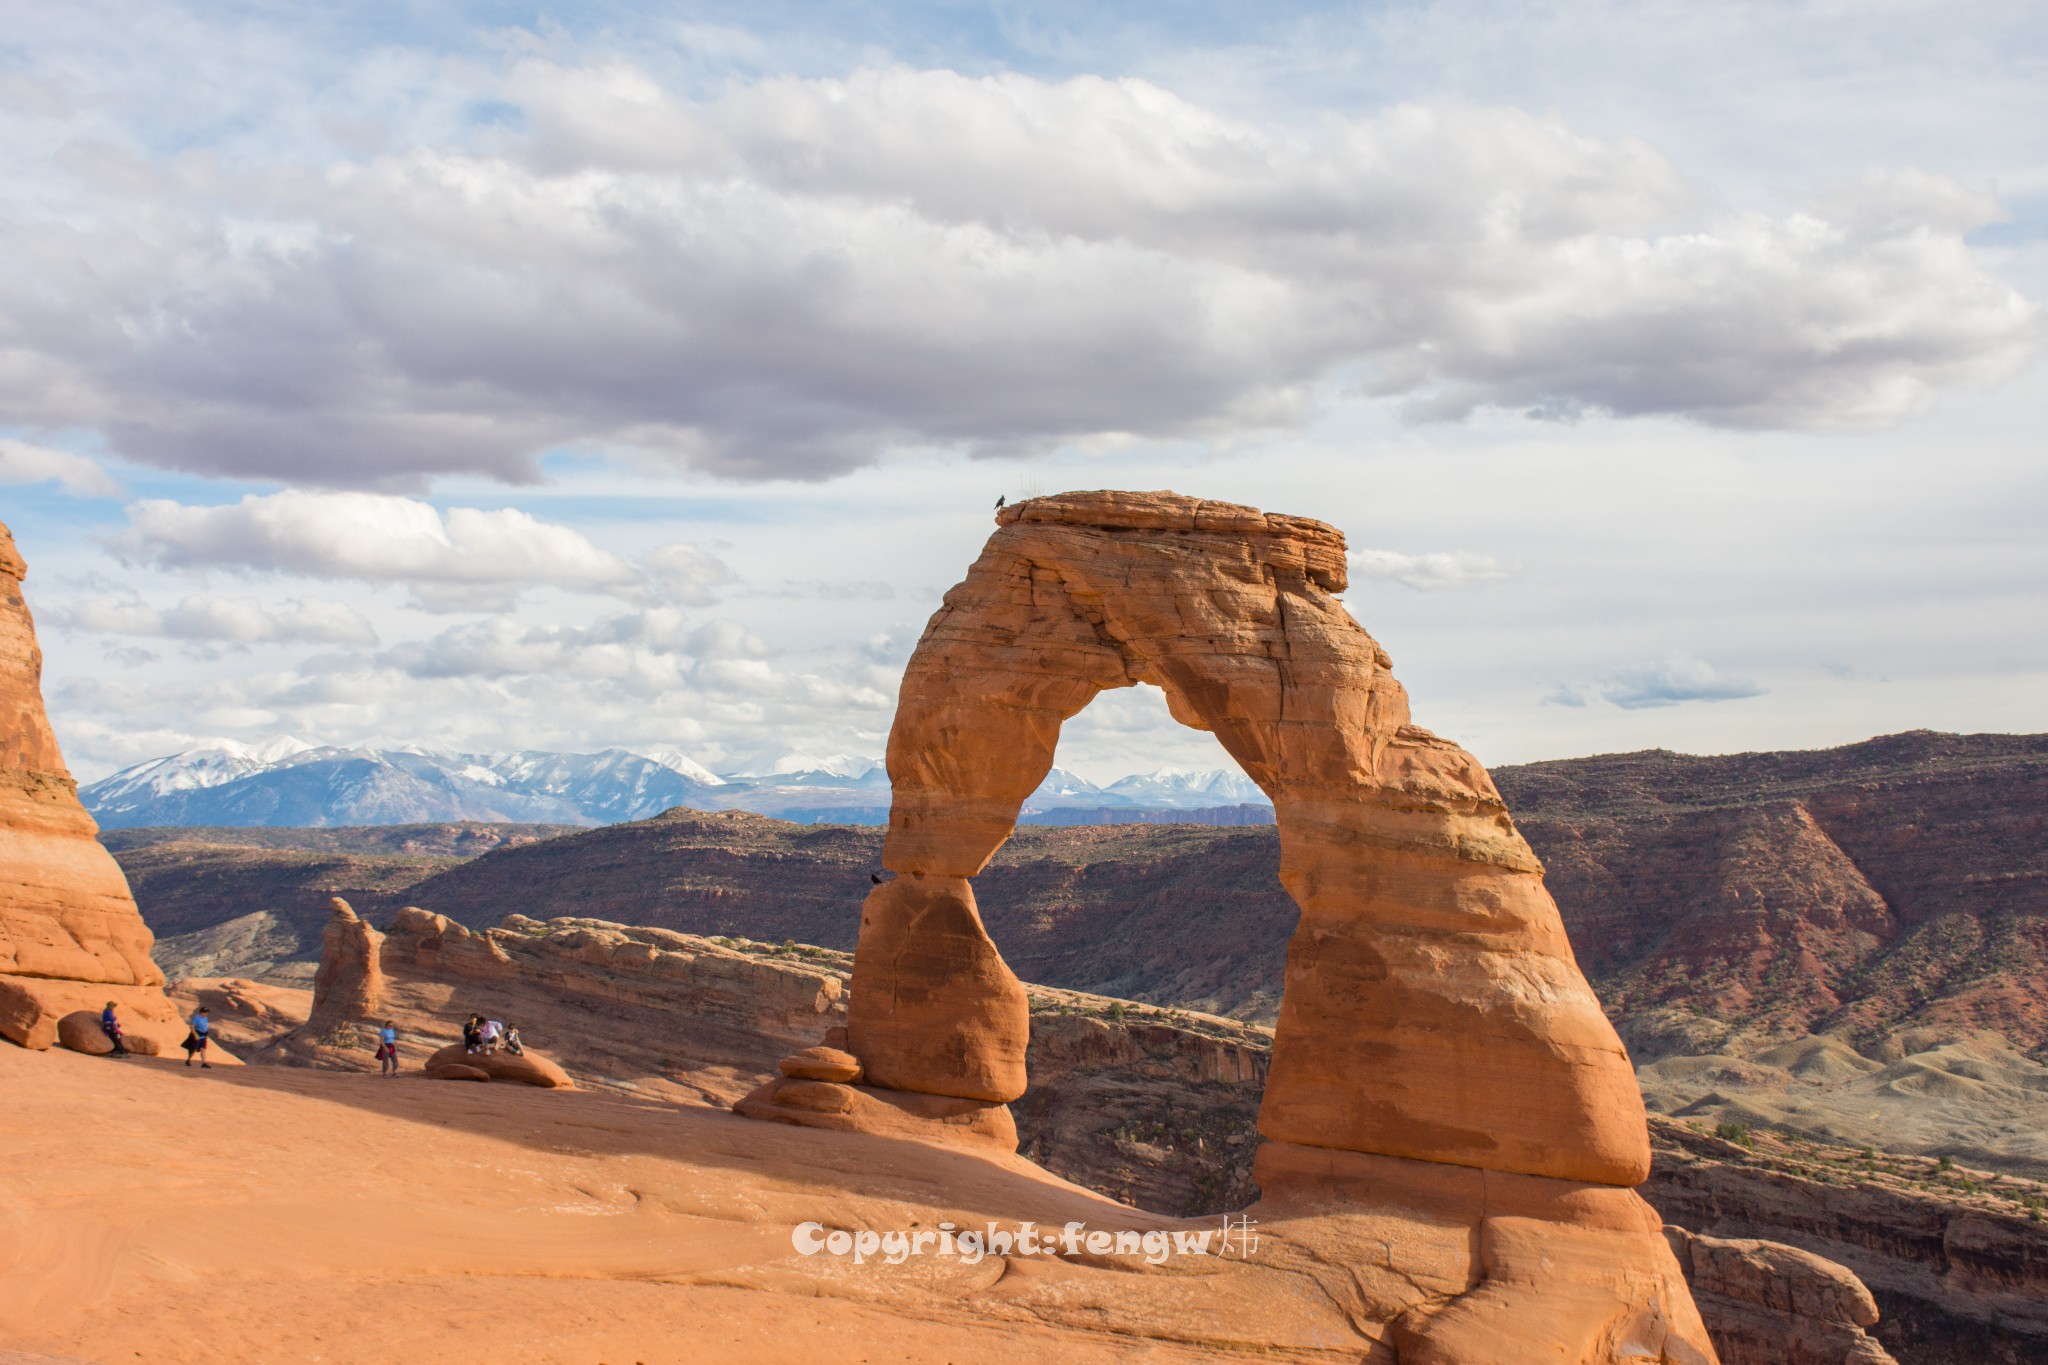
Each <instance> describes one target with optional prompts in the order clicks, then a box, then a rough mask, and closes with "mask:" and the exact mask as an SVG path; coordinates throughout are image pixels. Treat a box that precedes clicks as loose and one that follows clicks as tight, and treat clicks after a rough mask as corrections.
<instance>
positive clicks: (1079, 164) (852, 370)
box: [0, 61, 2035, 581]
mask: <svg viewBox="0 0 2048 1365" xmlns="http://www.w3.org/2000/svg"><path fill="white" fill-rule="evenodd" d="M430 70H431V69H430V68H425V67H422V68H420V69H418V70H417V71H415V72H414V73H413V74H414V75H415V76H416V77H417V78H418V79H422V80H424V79H428V78H429V73H430ZM466 74H467V77H468V79H470V80H473V81H475V82H477V88H476V89H475V90H474V92H473V93H474V95H475V96H476V97H477V98H479V99H485V98H492V99H497V100H500V101H503V102H505V103H507V104H509V105H511V106H512V107H513V108H514V109H516V111H517V115H518V118H517V120H515V121H514V124H515V125H516V126H517V127H518V128H519V129H521V131H506V128H505V127H504V126H500V127H498V128H496V129H495V130H494V131H492V132H491V133H490V134H488V136H485V135H479V134H457V133H455V132H453V131H450V130H448V129H445V128H439V127H438V126H437V127H436V128H434V129H430V130H426V131H427V132H432V133H433V134H434V135H433V136H427V135H426V132H423V134H422V136H421V137H419V138H413V139H406V140H404V141H403V146H404V149H403V150H393V151H387V152H377V153H361V154H357V155H353V156H351V155H346V154H343V155H337V156H335V157H333V158H331V159H330V160H328V161H327V162H326V163H324V164H323V165H322V167H321V169H319V170H317V171H316V170H310V169H307V168H305V167H303V166H301V165H298V164H295V163H294V162H292V161H291V159H290V158H289V157H287V156H284V155H282V154H281V153H280V154H274V156H273V158H272V159H271V160H269V161H264V160H262V159H260V158H259V159H256V160H255V161H253V162H252V161H248V160H238V161H236V162H235V163H234V166H233V168H228V167H225V166H224V165H223V163H222V162H221V161H220V160H219V159H217V158H211V157H203V156H201V157H193V158H188V159H186V160H183V161H180V162H176V163H167V164H165V165H161V166H156V167H150V168H147V169H148V171H149V174H148V175H147V176H146V177H145V178H146V179H147V182H148V183H147V188H146V190H145V189H141V188H134V187H130V188H127V189H123V188H121V187H122V186H124V185H128V181H127V180H125V179H120V178H118V177H117V178H116V179H115V180H113V181H109V180H107V179H106V177H101V179H100V181H99V182H96V184H97V188H96V190H95V194H94V197H93V199H92V207H93V210H94V211H93V213H92V214H89V215H78V225H77V226H75V227H74V228H72V229H71V230H68V231H65V232H62V233H57V232H51V231H48V230H47V229H46V227H45V225H44V222H43V220H42V219H40V218H34V217H31V216H23V215H19V214H17V215H15V216H9V215H8V214H7V213H6V212H5V211H0V260H5V261H9V262H11V263H12V264H11V265H10V266H8V267H4V268H0V340H5V341H6V342H7V343H8V344H9V345H10V346H12V347H14V348H15V350H16V359H15V360H14V361H12V362H10V364H8V365H6V366H0V402H5V404H6V405H7V406H8V408H9V410H10V411H11V412H13V413H15V414H17V416H18V417H19V419H20V420H26V421H36V422H40V423H44V424H49V425H70V426H78V427H86V428H90V429H94V430H97V431H99V432H100V433H102V434H103V435H104V436H105V437H106V438H107V439H108V440H109V441H110V443H111V444H112V445H113V446H114V448H116V449H119V450H120V451H122V453H123V454H124V455H127V456H129V457H131V458H136V459H142V460H148V461H152V462H156V463H159V464H167V465H175V466H177V467H180V468H184V469H189V470H197V471H204V472H214V473H232V474H242V475H262V476H266V477H282V478H288V479H293V480H297V481H317V482H324V483H332V484H357V485H376V484H386V485H392V484H402V483H405V482H408V481H410V482H414V483H417V482H418V481H419V480H420V479H422V478H423V477H426V476H429V475H432V474H435V473H442V472H453V471H472V472H481V473H485V474H489V475H494V476H498V477H503V478H511V479H528V478H531V477H532V476H533V471H534V468H535V465H534V461H535V459H536V457H537V456H538V455H539V454H541V453H542V452H545V451H547V450H549V449H550V448H555V447H560V446H564V445H595V446H606V447H610V448H613V449H615V450H617V449H633V450H638V451H641V452H643V453H644V454H645V455H646V456H647V457H648V458H651V459H654V460H657V461H670V462H680V463H684V464H688V465H691V466H694V467H697V468H699V469H704V470H709V471H714V472H717V473H720V474H725V475H731V476H737V477H743V478H773V477H798V478H820V477H825V476H829V475H832V474H835V473H839V472H843V471H844V470H847V469H849V468H852V467H856V466H859V465H864V464H870V463H874V462H876V461H878V460H881V459H883V458H885V457H887V456H888V455H889V454H890V453H891V452H892V451H896V450H901V449H907V448H918V447H929V446H934V445H938V446H953V447H961V448H966V449H969V450H973V451H976V452H980V453H1005V452H1030V451H1034V450H1041V449H1043V448H1045V447H1046V446H1048V445H1052V444H1056V443H1059V442H1064V441H1078V440H1087V439H1091V438H1103V437H1114V436H1118V435H1127V436H1140V437H1155V438H1167V437H1180V436H1215V435H1230V434H1237V433H1243V432H1248V431H1254V430H1260V429H1269V428H1274V427H1284V426H1288V425H1291V424H1295V423H1298V422H1300V421H1301V420H1303V419H1304V417H1305V416H1306V415H1307V414H1309V413H1310V412H1311V411H1312V410H1313V409H1314V407H1315V404H1316V401H1317V396H1318V394H1319V393H1321V392H1324V391H1325V390H1326V386H1328V385H1330V384H1332V383H1334V382H1342V383H1345V384H1352V383H1356V384H1358V385H1360V386H1362V388H1363V390H1364V391H1366V392H1369V393H1372V394H1376V395H1379V396H1381V397H1383V398H1385V399H1388V400H1390V401H1393V402H1396V403H1398V404H1399V405H1401V406H1402V407H1403V409H1404V410H1405V411H1407V412H1408V413H1409V414H1411V415H1412V416H1415V417H1418V418H1449V417H1458V416H1462V415H1464V414H1466V413H1470V412H1472V411H1474V410H1475V409H1479V408H1486V407H1503V408H1507V409H1511V410H1526V411H1529V412H1532V413H1535V414H1538V415H1545V416H1569V415H1572V414H1575V413H1579V412H1585V411H1611V412H1615V413H1621V414H1677V415H1682V416H1685V417H1688V418H1692V419H1695V420H1698V421H1701V422H1706V423H1712V424H1720V425H1728V426H1738V427H1834V426H1856V425H1862V424H1869V423H1878V422H1885V421H1889V420H1891V419H1893V418H1896V417H1898V416H1900V415H1902V414H1904V413H1907V412H1910V411H1913V410H1914V409H1915V408H1917V407H1918V406H1920V405H1922V404H1923V403H1925V402H1926V401H1927V399H1928V398H1929V397H1930V395H1932V394H1933V393H1935V392H1936V391H1938V390H1939V389H1941V388H1943V387H1945V386H1949V385H1956V384H1970V383H1979V382H1987V381H1990V380H1994V379H1997V378H1999V377H2000V376H2003V375H2005V374H2008V373H2010V372H2011V371H2012V370H2013V368H2014V367H2015V366H2017V365H2018V364H2019V363H2020V362H2021V361H2022V360H2023V359H2024V358H2025V357H2026V356H2027V355H2028V354H2029V352H2030V348H2031V347H2032V345H2033V342H2034V333H2035V324H2034V309H2033V307H2032V306H2031V305H2030V304H2029V303H2028V302H2027V301H2026V300H2025V299H2023V298H2022V297H2021V296H2020V295H2019V294H2017V293H2016V292H2014V291H2013V290H2012V289H2011V288H2009V287H2008V286H2007V285H2006V284H2004V283H2002V282H2001V281H2000V280H1999V279H1997V278H1995V277H1994V276H1992V275H1991V274H1989V273H1988V272H1987V271H1986V269H1985V268H1984V266H1983V265H1982V264H1981V263H1980V262H1979V260H1978V258H1977V257H1976V256H1975V255H1974V254H1973V253H1972V251H1971V249H1970V247H1969V246H1968V245H1967V244H1966V241H1965V236H1964V234H1965V233H1966V232H1967V231H1968V230H1969V229H1970V228H1971V227H1972V226H1974V225H1977V224H1981V223H1984V222H1988V221H1991V220H1992V219H1994V218H1996V217H1997V216H1998V213H1999V209H1998V206H1997V205H1996V204H1995V203H1994V202H1992V201H1991V200H1990V199H1988V198H1987V197H1985V196H1984V195H1982V194H1978V193H1974V192H1971V191H1968V190H1965V189H1964V188H1963V187H1962V186H1960V185H1958V184H1956V183H1954V182H1951V181H1948V180H1943V179H1940V178H1938V177H1934V176H1931V175H1921V174H1900V175H1893V176H1890V177H1879V178H1873V179H1871V180H1869V181H1867V182H1864V183H1863V184H1861V185H1860V186H1858V187H1857V188H1856V189H1855V190H1854V191H1852V192H1844V193H1841V194H1837V195H1835V196H1834V197H1833V198H1832V199H1830V200H1827V201H1825V202H1822V203H1819V204H1817V205H1815V206H1814V207H1813V208H1811V209H1810V210H1808V211H1806V212H1801V213H1789V214H1776V215H1766V214H1759V213H1741V212H1729V213H1706V212H1703V211H1701V210H1700V209H1699V208H1698V207H1697V205H1696V203H1695V200H1696V199H1704V198H1705V197H1706V196H1704V195H1696V194H1695V193H1694V191H1693V190H1692V188H1691V187H1690V186H1688V185H1687V184H1686V183H1685V182H1684V181H1683V179H1682V178H1681V177H1680V176H1679V175H1678V174H1677V173H1676V172H1675V171H1674V169H1673V168H1672V167H1671V166H1670V165H1669V164H1667V163H1666V162H1665V160H1664V159H1663V158H1662V157H1661V156H1660V155H1659V154H1658V153H1657V152H1656V151H1655V150H1654V149H1652V148H1650V147H1649V146H1647V145H1645V144H1642V143H1640V142H1634V141H1629V140H1626V139H1605V140H1603V139H1598V138H1593V137H1588V136H1585V135H1582V134H1580V133H1578V132H1575V131H1574V130H1573V129H1572V128H1570V127H1567V126H1565V125H1564V124H1562V123H1561V122H1558V121H1555V120H1551V119H1544V118H1538V117H1534V116H1532V115H1529V114H1526V113H1523V112H1520V111H1517V110H1513V109H1500V108H1477V107H1464V106H1445V105H1438V106H1423V105H1409V106H1400V107H1395V108H1392V109H1390V110H1387V111H1385V112H1383V113H1381V114H1379V115H1377V116H1373V117H1365V118H1341V117H1332V118H1331V119H1329V120H1328V121H1326V122H1324V123H1322V124H1319V125H1315V126H1311V127H1307V128H1300V127H1292V126H1286V125H1280V124H1270V123H1263V122H1257V121H1250V120H1245V119H1239V118H1233V117H1229V116H1226V115H1224V114H1222V113H1219V112H1217V111H1216V110H1214V109H1211V108H1207V107H1204V106H1203V105H1201V104H1198V103H1196V102H1194V101H1192V100H1189V99H1185V98H1182V97H1180V96H1178V95H1176V94H1174V93H1171V92H1169V91H1167V90H1165V89H1162V88H1160V87H1158V86H1156V85H1152V84H1148V83H1146V82H1144V81H1140V80H1135V79H1122V80H1111V79H1104V78H1101V77H1095V76H1081V77H1074V78H1071V79H1067V80H1058V81H1048V80H1039V79H1034V78H1031V77H1027V76H1022V75H1001V76H992V77H987V78H981V79H976V78H970V77H966V76H961V75H956V74H954V73H952V72H949V71H943V70H930V71H922V70H911V69H907V68H902V67H888V68H882V69H875V70H866V71H858V72H855V73H853V74H851V75H848V76H845V77H842V78H836V79H797V78H788V77H782V78H772V79H765V80H760V81H756V82H754V83H752V84H740V85H737V86H735V87H734V88H732V89H731V90H730V92H729V93H727V94H726V95H724V96H723V97H722V98H719V99H715V100H712V101H709V102H705V103H693V102H691V101H689V100H688V99H686V98H684V97H683V96H682V95H680V94H679V93H677V92H675V91H673V90H671V89H669V88H667V87H665V86H663V85H662V84H661V83H660V82H659V81H657V80H656V79H655V78H654V77H653V76H651V75H650V74H648V73H647V72H645V71H643V70H639V69H636V68H633V67H631V66H626V65H620V64H616V63H612V64H595V63H594V64H589V65H568V64H550V63H545V62H539V61H530V62H527V63H525V64H523V65H519V66H517V67H514V68H511V69H509V70H506V71H503V72H500V73H498V74H497V75H495V76H493V75H490V74H487V73H481V72H477V71H470V72H468V73H466ZM110 186H111V188H110ZM88 261H89V262H90V263H91V269H89V270H88V269H86V268H85V263H86V262H88ZM167 280H168V281H170V285H169V286H168V287H167V285H166V281H167ZM444 581H445V580H444ZM464 581H467V580H464Z"/></svg>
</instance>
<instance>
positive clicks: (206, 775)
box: [79, 738, 1271, 829]
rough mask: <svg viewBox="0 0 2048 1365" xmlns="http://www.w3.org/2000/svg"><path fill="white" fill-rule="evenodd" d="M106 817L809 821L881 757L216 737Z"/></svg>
mask: <svg viewBox="0 0 2048 1365" xmlns="http://www.w3.org/2000/svg"><path fill="white" fill-rule="evenodd" d="M79 797H80V799H81V800H83V801H84V803H85V808H86V809H87V810H88V811H90V812H92V815H93V818H94V819H96V820H98V821H99V823H100V826H101V827H102V828H104V829H134V828H138V827H142V826H151V825H205V826H216V827H218V826H241V827H249V826H272V827H276V826H290V827H328V826H336V825H407V824H430V823H439V822H446V821H459V820H472V821H517V822H523V823H544V824H564V825H609V824H617V823H620V822H622V821H626V820H644V819H646V818H647V817H649V816H652V815H659V814H660V813H661V812H663V811H665V810H671V809H673V808H675V807H677V806H684V807H688V808H690V809H692V810H705V811H716V810H747V811H753V812H756V813H757V814H761V815H772V816H775V817H776V818H778V819H783V820H792V821H796V822H798V823H801V824H828V823H829V824H883V823H886V822H887V820H888V818H889V777H888V773H887V772H886V771H884V769H883V768H882V765H881V764H880V762H879V761H878V760H875V759H871V758H863V757H860V756H857V755H851V754H836V755H832V756H829V757H819V756H817V755H812V754H801V753H797V754H789V755H785V756H784V757H783V758H781V759H779V760H777V761H776V762H774V763H772V764H770V765H768V766H767V768H766V770H765V771H761V772H744V773H725V774H719V773H714V772H712V771H711V770H710V769H709V768H706V767H704V766H703V765H702V764H700V763H697V762H695V761H694V760H692V759H690V758H689V757H687V756H686V755H684V754H681V753H678V752H676V751H674V750H669V749H649V750H631V749H605V750H602V751H600V752H598V753H594V754H557V753H545V752H541V751H538V750H524V751H521V752H518V753H503V754H464V753H454V752H449V751H444V750H436V749H430V748H425V747H422V746H418V745H403V746H395V747H389V748H379V747H355V748H339V747H335V746H331V745H319V744H310V743H307V742H306V741H304V740H299V739H293V738H283V739H278V740H273V741H271V742H269V743H267V744H262V745H245V744H238V743H236V742H234V741H233V740H218V741H215V742H213V743H210V744H205V745H202V746H199V747H197V748H192V749H187V750H185V751H184V752H182V753H177V754H172V755H170V756H169V757H166V758H158V759H152V760H150V761H149V762H147V763H138V764H136V765H135V766H134V767H132V768H125V769H123V770H122V771H120V772H118V773H115V774H114V775H113V776H111V777H107V778H103V779H101V780H100V781H98V782H93V783H90V784H88V785H87V786H85V787H82V788H81V789H80V790H79ZM1269 812H1270V803H1269V802H1268V801H1267V799H1266V796H1265V794H1264V793H1263V792H1261V791H1260V790H1259V789H1258V788H1257V787H1256V786H1254V785H1253V784H1252V782H1251V780H1250V779H1248V778H1246V777H1245V776H1244V775H1243V774H1241V773H1233V772H1224V771H1220V770H1219V771H1214V772H1183V771H1179V770H1176V769H1161V770H1160V771H1158V772H1153V773H1141V774H1134V775H1132V776H1129V777H1125V778H1121V779H1119V780H1117V781H1115V782H1112V783H1109V784H1108V785H1107V786H1097V785H1096V784H1094V783H1092V782H1089V781H1088V780H1087V779H1085V778H1082V777H1079V776H1076V775H1075V774H1073V773H1070V772H1067V771H1065V770H1064V769H1060V768H1055V769H1053V771H1052V772H1051V773H1050V774H1048V775H1047V777H1046V779H1045V782H1044V783H1043V784H1042V785H1041V786H1040V787H1039V789H1038V790H1037V791H1036V792H1034V793H1033V794H1032V795H1031V797H1030V798H1029V799H1028V800H1027V801H1026V802H1025V803H1024V817H1023V818H1024V821H1025V822H1026V823H1047V824H1074V823H1089V824H1112V823H1125V822H1145V823H1150V822H1156V821H1158V820H1160V819H1163V818H1169V816H1171V817H1173V818H1178V819H1180V820H1184V821H1187V822H1190V823H1199V824H1233V825H1234V824H1257V823H1263V822H1264V821H1266V820H1269V819H1270V818H1271V816H1270V814H1269Z"/></svg>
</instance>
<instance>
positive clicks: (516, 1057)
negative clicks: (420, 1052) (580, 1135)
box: [426, 1043, 576, 1090]
mask: <svg viewBox="0 0 2048 1365" xmlns="http://www.w3.org/2000/svg"><path fill="white" fill-rule="evenodd" d="M426 1071H427V1079H429V1080H436V1081H475V1080H485V1081H514V1082H517V1083H518V1084H520V1085H534V1086H539V1087H540V1088H541V1089H543V1090H574V1089H575V1088H576V1083H575V1082H574V1081H572V1080H570V1079H569V1073H568V1072H566V1071H564V1070H562V1068H561V1067H559V1066H556V1065H555V1064H554V1063H553V1062H551V1061H549V1060H548V1059H547V1058H545V1057H543V1056H541V1055H540V1054H539V1053H538V1052H535V1051H534V1050H533V1049H532V1048H528V1049H526V1050H525V1051H524V1052H470V1051H468V1050H466V1049H465V1048H464V1047H463V1046H462V1044H460V1043H457V1044H455V1045H454V1046H453V1047H444V1048H442V1049H441V1050H440V1051H439V1052H436V1053H435V1054H434V1055H433V1056H431V1057H429V1058H427V1066H426ZM474 1073H481V1074H474Z"/></svg>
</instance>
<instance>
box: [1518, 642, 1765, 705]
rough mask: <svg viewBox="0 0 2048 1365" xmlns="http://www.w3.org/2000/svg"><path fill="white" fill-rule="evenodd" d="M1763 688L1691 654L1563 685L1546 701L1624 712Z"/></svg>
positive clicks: (1734, 697) (1731, 697)
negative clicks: (1591, 704) (1604, 705)
mask: <svg viewBox="0 0 2048 1365" xmlns="http://www.w3.org/2000/svg"><path fill="white" fill-rule="evenodd" d="M1763 694H1764V689H1763V688H1762V687H1760V686H1758V685H1757V684H1756V683H1755V682H1752V681H1751V680H1749V679H1748V678H1729V677H1723V676H1722V675H1721V674H1720V673H1719V672H1717V671H1716V670H1715V669H1714V666H1713V665H1712V664H1709V663H1707V662H1706V661H1705V660H1704V659H1699V658H1695V657H1694V656H1692V655H1690V654H1668V655H1666V656H1665V657H1663V658H1662V659H1657V660H1653V661H1651V662H1649V663H1641V664H1635V665H1632V666H1630V667H1627V668H1621V669H1617V670H1615V671H1614V672H1613V673H1610V674H1608V675H1607V676H1606V677H1605V678H1604V679H1602V680H1601V681H1599V682H1597V683H1592V684H1590V685H1581V686H1576V687H1574V686H1562V687H1559V688H1557V689H1556V690H1555V691H1553V692H1551V693H1550V694H1549V695H1548V696H1546V697H1545V698H1544V700H1545V701H1547V702H1550V703H1552V704H1553V705H1557V706H1574V707H1577V706H1585V705H1587V704H1588V703H1589V702H1593V701H1605V702H1609V703H1612V704H1613V705H1615V706H1619V707H1621V708H1623V709H1624V710H1629V711H1638V710H1644V709H1646V708H1649V707H1658V706H1677V705H1679V704H1680V703H1682V702H1688V701H1739V700H1741V699H1742V698H1745V697H1760V696H1762V695H1763Z"/></svg>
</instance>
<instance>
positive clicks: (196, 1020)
mask: <svg viewBox="0 0 2048 1365" xmlns="http://www.w3.org/2000/svg"><path fill="white" fill-rule="evenodd" d="M212 1040H213V1021H212V1020H211V1019H209V1018H207V1017H206V1006H204V1005H201V1006H200V1007H199V1010H198V1012H197V1013H195V1014H194V1015H193V1016H192V1031H191V1032H190V1033H188V1034H186V1035H185V1065H186V1066H190V1065H192V1059H193V1058H194V1057H197V1058H198V1059H199V1069H200V1070H201V1071H211V1070H213V1063H212V1062H209V1061H207V1060H206V1045H207V1044H208V1043H209V1042H211V1041H212Z"/></svg>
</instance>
